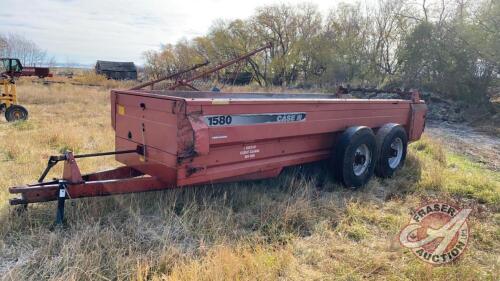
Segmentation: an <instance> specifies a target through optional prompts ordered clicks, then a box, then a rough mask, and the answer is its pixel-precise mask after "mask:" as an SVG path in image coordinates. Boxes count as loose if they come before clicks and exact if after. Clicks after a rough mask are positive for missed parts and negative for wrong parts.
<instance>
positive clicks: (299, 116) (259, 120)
mask: <svg viewBox="0 0 500 281" xmlns="http://www.w3.org/2000/svg"><path fill="white" fill-rule="evenodd" d="M305 120H306V113H305V112H287V113H264V114H233V115H209V116H205V123H206V124H207V125H208V126H210V127H214V126H231V125H251V124H263V123H290V122H301V121H305Z"/></svg>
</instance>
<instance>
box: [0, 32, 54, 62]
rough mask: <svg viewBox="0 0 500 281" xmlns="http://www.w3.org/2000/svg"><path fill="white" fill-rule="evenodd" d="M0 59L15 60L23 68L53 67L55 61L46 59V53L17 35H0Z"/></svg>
mask: <svg viewBox="0 0 500 281" xmlns="http://www.w3.org/2000/svg"><path fill="white" fill-rule="evenodd" d="M0 57H2V58H17V59H19V60H20V61H21V64H22V65H23V66H41V65H49V66H51V65H54V64H55V59H54V58H48V56H47V51H45V50H43V49H41V48H40V47H39V46H38V45H37V44H36V43H35V42H33V41H32V40H29V39H27V38H25V37H24V36H22V35H19V34H14V33H11V34H0Z"/></svg>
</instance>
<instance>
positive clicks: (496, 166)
mask: <svg viewBox="0 0 500 281" xmlns="http://www.w3.org/2000/svg"><path fill="white" fill-rule="evenodd" d="M425 133H426V134H427V135H429V136H431V137H432V138H435V139H438V140H440V141H441V142H443V144H444V145H445V147H446V148H449V149H451V150H452V151H455V152H457V153H460V154H464V155H466V156H468V157H469V158H470V159H472V160H473V161H475V162H479V163H482V164H484V165H485V167H487V168H488V169H491V170H494V171H499V170H500V138H498V137H495V136H491V135H488V134H485V133H482V132H478V131H476V130H474V128H472V127H469V126H467V125H463V124H456V123H449V122H438V121H428V122H427V124H426V129H425Z"/></svg>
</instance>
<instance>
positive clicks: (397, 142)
mask: <svg viewBox="0 0 500 281" xmlns="http://www.w3.org/2000/svg"><path fill="white" fill-rule="evenodd" d="M390 150H391V151H390V152H389V153H390V156H392V157H389V159H388V160H387V161H388V162H389V167H391V169H395V168H396V167H398V166H399V163H401V158H403V141H402V140H401V139H400V138H395V139H394V141H393V142H392V143H391V148H390Z"/></svg>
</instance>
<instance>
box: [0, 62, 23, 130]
mask: <svg viewBox="0 0 500 281" xmlns="http://www.w3.org/2000/svg"><path fill="white" fill-rule="evenodd" d="M22 70H23V66H22V64H21V62H20V61H19V59H12V58H0V114H1V113H4V112H5V119H7V121H8V122H14V121H21V120H27V119H28V110H26V108H24V107H22V106H20V105H19V104H18V103H17V93H16V78H18V77H19V76H21V75H22Z"/></svg>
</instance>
